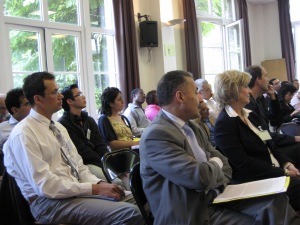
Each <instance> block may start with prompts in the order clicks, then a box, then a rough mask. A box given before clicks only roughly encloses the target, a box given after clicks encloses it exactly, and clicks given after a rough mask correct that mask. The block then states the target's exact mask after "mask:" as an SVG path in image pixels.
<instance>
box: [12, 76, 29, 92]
mask: <svg viewBox="0 0 300 225" xmlns="http://www.w3.org/2000/svg"><path fill="white" fill-rule="evenodd" d="M29 74H31V73H28V74H27V73H26V74H24V73H13V82H14V84H13V85H14V88H17V87H18V88H22V86H23V83H24V82H23V80H24V78H25V77H27V76H28V75H29Z"/></svg>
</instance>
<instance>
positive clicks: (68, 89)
mask: <svg viewBox="0 0 300 225" xmlns="http://www.w3.org/2000/svg"><path fill="white" fill-rule="evenodd" d="M75 88H78V85H77V84H71V85H70V86H67V87H65V88H64V89H63V90H62V92H61V94H62V95H63V96H64V98H63V99H62V107H63V109H64V110H65V111H70V106H69V104H68V103H67V100H68V99H72V100H74V97H73V92H72V90H73V89H75Z"/></svg>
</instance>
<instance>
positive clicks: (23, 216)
mask: <svg viewBox="0 0 300 225" xmlns="http://www.w3.org/2000/svg"><path fill="white" fill-rule="evenodd" d="M0 215H1V218H0V221H1V224H6V225H9V224H10V225H33V224H35V220H34V218H33V216H32V214H31V211H30V208H29V205H28V203H27V201H26V200H25V198H24V197H23V195H22V193H21V191H20V189H19V187H18V185H17V183H16V181H15V178H13V177H12V176H10V175H9V174H8V173H7V172H6V171H4V174H3V178H2V184H1V192H0Z"/></svg>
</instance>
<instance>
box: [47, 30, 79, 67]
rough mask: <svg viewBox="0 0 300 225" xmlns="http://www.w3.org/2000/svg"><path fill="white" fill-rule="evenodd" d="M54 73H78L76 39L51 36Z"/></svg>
mask: <svg viewBox="0 0 300 225" xmlns="http://www.w3.org/2000/svg"><path fill="white" fill-rule="evenodd" d="M52 50H53V63H54V71H65V72H66V71H75V72H77V71H78V63H77V37H76V36H73V35H66V34H52Z"/></svg>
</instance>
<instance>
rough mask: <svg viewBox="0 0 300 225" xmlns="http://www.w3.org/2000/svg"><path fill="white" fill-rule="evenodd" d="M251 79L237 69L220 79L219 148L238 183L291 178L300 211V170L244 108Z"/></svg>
mask: <svg viewBox="0 0 300 225" xmlns="http://www.w3.org/2000/svg"><path fill="white" fill-rule="evenodd" d="M250 79H251V75H250V74H248V73H245V72H240V71H237V70H229V71H225V72H223V73H220V74H218V75H217V76H216V78H215V90H216V92H215V98H216V101H217V104H218V107H219V108H220V110H222V111H221V113H220V115H219V117H218V119H217V122H216V125H215V142H216V146H217V148H218V149H219V150H220V151H221V152H222V153H223V154H224V155H225V156H226V157H227V158H228V160H229V163H230V165H231V166H232V170H233V175H232V178H233V180H234V181H235V182H238V183H243V182H248V181H254V180H260V179H267V178H273V177H280V176H290V177H291V182H290V186H289V188H288V190H287V192H286V193H287V195H288V196H289V197H290V204H291V206H292V207H293V208H294V209H295V210H296V211H299V210H300V191H299V190H300V179H299V175H300V173H299V170H298V169H297V168H296V167H295V166H294V165H293V161H292V159H290V158H289V157H288V156H287V155H286V154H285V153H284V152H280V151H278V150H277V149H276V148H275V146H274V143H273V140H272V137H271V136H270V134H269V132H268V130H263V129H262V125H261V120H260V118H259V117H258V116H257V115H256V114H255V113H251V112H252V111H250V110H248V109H245V108H244V107H245V105H246V104H248V103H249V102H250V93H251V90H250V89H249V87H248V83H249V81H250ZM296 177H298V178H296Z"/></svg>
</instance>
